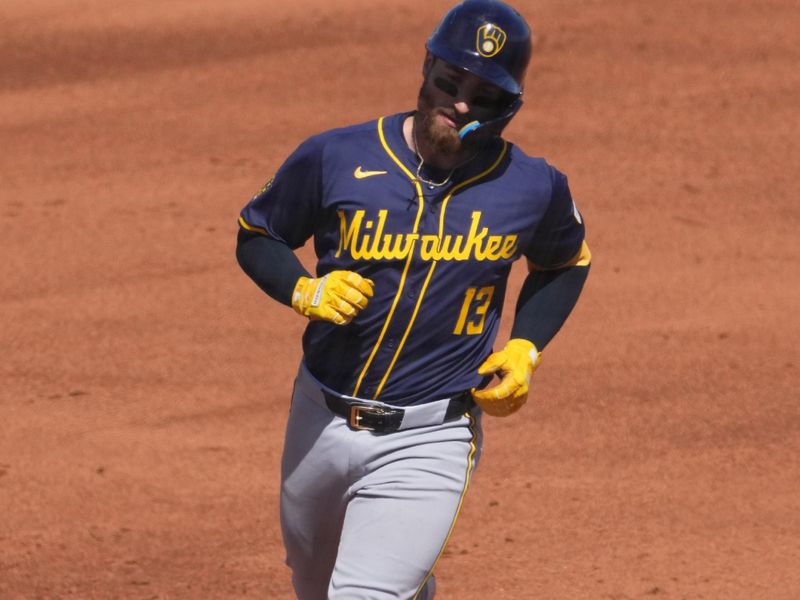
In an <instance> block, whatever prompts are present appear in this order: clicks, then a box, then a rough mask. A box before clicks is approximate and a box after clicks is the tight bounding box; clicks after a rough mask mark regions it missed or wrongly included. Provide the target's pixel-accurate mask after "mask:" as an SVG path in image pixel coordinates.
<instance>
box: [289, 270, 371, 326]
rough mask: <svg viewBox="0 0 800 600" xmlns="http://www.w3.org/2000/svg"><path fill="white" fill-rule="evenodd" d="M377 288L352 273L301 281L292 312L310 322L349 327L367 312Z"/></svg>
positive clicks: (295, 289) (340, 273) (338, 272)
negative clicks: (357, 316)
mask: <svg viewBox="0 0 800 600" xmlns="http://www.w3.org/2000/svg"><path fill="white" fill-rule="evenodd" d="M374 286H375V284H374V283H372V281H371V280H369V279H365V278H364V277H362V276H361V275H359V274H358V273H355V272H353V271H331V272H330V273H328V274H327V275H325V276H324V277H319V278H316V279H312V278H311V277H301V278H300V279H298V280H297V283H296V284H295V286H294V292H293V293H292V308H294V309H295V310H296V311H297V312H298V313H300V314H301V315H304V316H306V317H308V318H309V319H311V320H323V321H330V322H331V323H336V324H337V325H346V324H347V323H349V322H350V321H352V320H353V319H354V318H355V316H356V315H357V314H358V313H359V312H361V311H362V310H364V307H365V306H367V302H369V299H370V298H372V293H373V289H374Z"/></svg>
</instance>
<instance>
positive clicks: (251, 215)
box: [239, 138, 323, 249]
mask: <svg viewBox="0 0 800 600" xmlns="http://www.w3.org/2000/svg"><path fill="white" fill-rule="evenodd" d="M322 151H323V147H322V144H321V143H320V141H319V140H318V139H317V138H311V139H309V140H306V141H305V142H303V143H302V144H301V145H300V146H299V147H298V148H297V149H296V150H295V151H294V152H293V153H292V154H291V155H290V156H289V158H287V159H286V162H284V163H283V165H281V167H280V168H279V169H278V172H277V173H276V174H275V176H274V177H273V178H272V179H270V180H269V182H267V184H266V185H265V186H264V187H263V188H261V190H260V191H259V192H258V193H257V194H256V195H255V196H253V197H252V198H251V200H250V202H248V203H247V205H246V206H245V207H244V208H243V209H242V212H241V213H240V215H239V225H241V226H242V227H243V228H245V229H247V230H248V231H253V232H256V233H260V234H262V235H266V236H269V237H271V238H273V239H276V240H280V241H282V242H285V243H286V244H287V245H288V246H289V247H290V248H293V249H295V248H299V247H300V246H302V245H303V244H304V243H305V242H306V240H308V239H309V238H310V237H311V235H312V234H313V224H314V223H315V222H316V219H315V218H314V217H315V214H316V212H317V211H319V210H320V206H321V198H322Z"/></svg>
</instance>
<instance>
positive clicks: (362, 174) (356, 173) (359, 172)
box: [353, 165, 386, 179]
mask: <svg viewBox="0 0 800 600" xmlns="http://www.w3.org/2000/svg"><path fill="white" fill-rule="evenodd" d="M373 175H386V171H365V170H363V169H362V168H361V165H358V166H357V167H356V170H355V171H353V177H355V178H356V179H366V178H367V177H372V176H373Z"/></svg>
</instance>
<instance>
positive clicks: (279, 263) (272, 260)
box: [236, 229, 308, 306]
mask: <svg viewBox="0 0 800 600" xmlns="http://www.w3.org/2000/svg"><path fill="white" fill-rule="evenodd" d="M236 259H237V260H238V261H239V266H241V267H242V270H243V271H244V272H245V273H247V275H249V276H250V278H251V279H252V280H253V281H255V282H256V284H257V285H258V287H260V288H261V289H262V290H264V292H266V293H267V294H268V295H269V296H271V297H272V298H274V299H275V300H277V301H278V302H280V303H282V304H285V305H286V306H291V305H292V292H293V291H294V286H295V284H296V283H297V280H298V279H299V278H300V277H301V276H304V275H305V276H308V271H306V269H305V268H304V267H303V265H302V264H301V263H300V260H299V259H298V258H297V256H295V253H294V252H292V249H291V248H289V246H287V245H286V244H284V243H283V242H280V241H278V240H273V239H272V238H268V237H266V236H264V235H260V234H257V233H252V232H250V231H246V230H244V229H240V230H239V237H238V239H237V243H236Z"/></svg>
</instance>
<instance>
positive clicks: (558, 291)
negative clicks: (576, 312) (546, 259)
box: [511, 266, 589, 351]
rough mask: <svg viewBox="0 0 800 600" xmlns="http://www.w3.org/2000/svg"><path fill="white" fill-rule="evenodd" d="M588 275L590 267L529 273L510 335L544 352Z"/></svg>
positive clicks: (523, 286) (573, 303)
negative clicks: (528, 341)
mask: <svg viewBox="0 0 800 600" xmlns="http://www.w3.org/2000/svg"><path fill="white" fill-rule="evenodd" d="M588 275H589V267H588V266H581V267H567V268H565V269H558V270H556V271H534V272H533V273H530V274H529V275H528V277H527V278H526V279H525V283H524V284H523V285H522V290H521V291H520V294H519V299H518V300H517V310H516V317H515V318H514V326H513V327H512V329H511V337H512V338H524V339H526V340H530V341H531V342H533V343H534V344H535V345H536V348H537V349H538V350H540V351H541V350H542V349H543V348H544V347H545V346H546V345H547V344H548V343H549V342H550V340H551V339H553V337H555V335H556V333H558V330H559V329H561V326H562V325H563V324H564V322H565V321H566V320H567V317H569V315H570V313H571V312H572V309H573V308H575V304H576V303H577V302H578V297H579V296H580V295H581V290H582V289H583V284H584V282H585V281H586V277H587V276H588Z"/></svg>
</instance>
